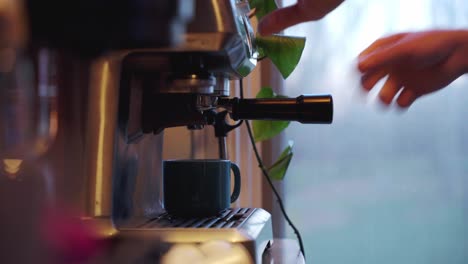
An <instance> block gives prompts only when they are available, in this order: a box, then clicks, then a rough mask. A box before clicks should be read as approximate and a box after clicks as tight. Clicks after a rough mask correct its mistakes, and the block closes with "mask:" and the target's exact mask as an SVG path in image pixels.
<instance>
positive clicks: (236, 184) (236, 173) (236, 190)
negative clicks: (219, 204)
mask: <svg viewBox="0 0 468 264" xmlns="http://www.w3.org/2000/svg"><path fill="white" fill-rule="evenodd" d="M231 170H232V172H233V173H234V189H233V190H232V194H231V203H233V202H235V201H236V200H237V198H239V194H240V188H241V177H240V170H239V167H237V165H236V164H235V163H231Z"/></svg>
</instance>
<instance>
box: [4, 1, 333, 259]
mask: <svg viewBox="0 0 468 264" xmlns="http://www.w3.org/2000/svg"><path fill="white" fill-rule="evenodd" d="M13 2H15V1H13ZM15 3H16V4H17V5H20V4H22V8H18V10H22V12H18V13H17V14H20V15H22V16H23V19H22V20H21V19H20V20H19V21H23V23H24V25H25V28H27V31H25V32H26V33H27V34H26V35H27V36H28V38H27V41H25V42H24V43H26V44H25V45H24V47H21V48H18V49H17V50H19V51H20V52H21V54H22V55H24V57H25V58H28V59H29V61H30V64H27V65H30V66H31V67H30V68H31V69H33V70H31V72H32V73H33V74H30V78H29V79H31V81H30V83H32V84H33V85H30V86H31V87H30V90H28V91H30V94H32V95H33V96H30V97H31V98H30V100H29V101H27V102H30V104H29V105H30V106H31V108H28V110H30V111H26V113H25V111H19V110H18V111H16V112H15V111H13V113H14V114H16V116H15V117H16V118H17V119H18V118H19V119H21V118H24V119H25V120H26V121H28V122H26V123H27V125H25V124H22V123H21V122H13V123H14V125H13V126H12V125H10V124H8V126H7V125H4V126H3V127H2V129H3V130H2V131H7V130H8V133H4V134H0V135H1V136H2V142H3V143H4V145H2V146H7V145H8V144H7V143H8V142H18V143H17V144H16V145H15V144H10V145H11V146H9V145H8V146H9V148H5V149H15V147H16V148H17V149H21V151H18V152H15V151H4V152H2V157H1V158H2V160H3V166H4V168H3V170H6V171H8V170H9V171H10V172H9V173H6V174H8V175H9V177H4V179H1V180H0V188H2V193H1V194H0V195H1V196H2V197H1V203H2V209H1V211H2V213H1V215H0V217H1V219H2V222H3V223H2V229H1V230H0V231H2V233H3V234H5V235H4V236H3V237H2V238H1V239H0V241H1V242H0V247H1V248H2V251H1V254H0V257H1V258H2V259H4V260H6V262H5V263H9V262H10V261H13V260H15V262H16V263H30V261H32V260H34V261H36V262H39V263H52V261H50V260H51V259H54V260H56V259H57V254H58V255H60V252H59V253H57V252H55V251H60V250H62V251H65V253H63V252H62V253H63V254H66V251H67V250H66V249H64V248H66V244H67V243H70V244H71V246H76V245H79V246H80V245H81V246H82V244H79V243H78V244H76V243H75V242H76V241H75V242H74V241H67V240H65V241H61V240H60V238H62V237H64V236H61V235H60V232H58V234H55V233H54V231H50V228H51V225H50V222H51V221H48V220H47V219H49V220H50V218H51V217H50V215H52V218H53V216H54V213H55V215H56V214H60V212H67V214H68V215H70V216H71V218H74V219H78V220H79V221H78V222H79V223H78V224H77V225H76V228H73V227H74V226H73V225H72V224H70V226H71V229H74V230H81V229H80V228H82V229H83V230H92V232H91V234H92V237H93V239H95V242H96V241H98V242H96V243H97V244H99V245H100V244H101V242H102V241H111V242H109V243H108V244H111V245H112V246H108V247H105V248H109V247H110V248H114V251H112V250H111V251H112V252H114V253H112V254H110V253H109V254H107V255H106V256H107V258H106V257H105V256H103V255H102V254H101V255H99V254H98V255H99V256H98V257H96V255H93V256H94V260H93V261H94V262H92V261H91V262H92V263H96V261H97V260H99V261H98V262H106V263H119V262H120V263H146V262H145V261H148V262H151V263H157V262H152V261H154V260H156V259H157V258H158V257H159V256H160V254H162V253H161V252H164V251H165V250H167V248H164V246H163V245H166V246H168V245H172V244H177V243H200V242H204V241H209V240H226V241H229V242H231V243H240V244H242V245H244V246H245V247H246V248H247V250H248V251H249V253H250V255H251V257H252V259H254V260H255V262H256V263H262V255H263V254H264V252H265V250H267V248H268V246H269V245H270V244H271V242H272V239H273V237H272V226H271V216H270V214H269V213H268V212H266V211H265V210H263V209H260V208H230V209H227V210H225V211H223V212H220V213H219V215H217V216H210V217H206V218H191V219H180V218H174V217H171V216H169V215H168V214H167V213H166V212H165V210H164V204H163V197H162V187H161V185H162V175H161V173H162V146H163V130H164V129H165V128H169V127H177V126H186V127H187V128H189V129H201V128H203V127H204V126H207V125H213V126H214V127H215V129H216V131H218V132H219V131H220V132H219V133H218V132H217V133H216V136H217V137H219V149H220V156H219V157H220V158H222V159H225V158H226V154H225V153H226V146H225V140H224V139H225V136H226V134H227V132H228V130H229V129H232V127H230V126H229V125H226V122H225V118H226V115H227V114H229V115H230V116H231V118H232V119H234V120H252V119H270V120H294V121H299V122H302V123H324V124H326V123H331V121H332V114H333V109H332V100H331V97H330V96H300V97H298V98H292V99H278V100H275V99H267V100H257V99H243V98H231V97H230V90H231V87H230V84H231V81H233V80H239V79H241V78H242V77H243V76H247V75H248V74H249V73H250V72H251V71H252V70H253V69H254V67H255V66H256V59H255V57H256V48H255V44H254V42H253V38H254V33H253V30H252V28H251V25H250V22H249V19H248V16H247V14H248V12H249V11H250V10H249V5H248V2H247V1H243V0H220V1H211V0H210V1H209V0H197V1H194V2H192V1H188V0H179V1H172V0H167V1H161V0H159V1H155V0H133V1H130V0H128V1H124V0H114V1H110V0H101V1H96V0H87V1H77V2H76V3H69V2H68V1H59V0H43V1H34V0H29V1H24V2H21V1H16V2H15ZM0 15H1V14H0ZM15 21H16V20H15ZM0 33H5V32H0ZM5 34H6V33H5ZM7 48H10V47H7ZM0 58H6V57H0ZM17 58H19V56H18V57H17ZM17 64H18V65H19V63H17ZM15 65H16V64H15ZM18 65H16V66H15V67H14V68H15V69H16V70H13V71H11V70H10V71H7V70H6V71H5V75H8V73H11V72H14V71H25V70H22V69H24V68H21V67H19V66H18ZM0 66H1V65H0ZM10 75H11V74H10ZM10 75H8V76H10ZM11 76H13V75H11ZM18 76H19V77H18ZM21 76H22V75H18V74H16V75H14V77H15V78H21ZM15 80H16V79H15ZM11 83H12V82H9V83H8V84H11ZM16 83H18V82H16ZM1 84H2V86H5V87H6V86H8V85H6V84H5V85H4V83H1ZM5 87H3V88H2V87H0V89H5ZM15 87H16V86H15ZM12 98H13V97H12ZM14 98H16V99H15V100H13V101H12V102H18V101H20V100H19V99H17V98H21V96H16V97H14ZM28 98H29V97H28ZM0 102H1V101H0ZM22 106H25V104H17V107H16V108H13V109H17V108H18V107H19V108H21V107H22ZM4 112H5V113H6V112H7V111H3V112H2V113H4ZM8 113H11V109H10V110H9V112H8ZM25 130H26V131H30V133H29V134H28V135H29V137H22V138H19V139H17V141H11V138H12V137H11V136H9V137H8V135H11V134H12V133H13V134H14V132H15V131H16V132H18V133H19V132H21V131H25ZM24 138H26V139H28V140H26V139H24ZM5 142H7V143H5ZM24 153H35V154H34V155H26V154H24ZM12 166H16V167H15V168H14V169H13V172H12V173H11V171H12V169H11V167H12ZM4 174H5V173H4ZM11 201H16V202H15V203H13V202H11ZM44 211H47V212H50V211H52V213H50V214H49V213H46V216H44ZM57 212H58V213H57ZM71 218H63V221H67V219H71ZM24 219H27V220H24ZM44 219H46V220H44ZM59 219H61V218H59ZM71 222H73V221H71ZM48 223H49V225H48ZM52 223H54V221H53V219H52ZM73 223H75V222H73ZM65 226H66V224H65ZM54 228H55V229H60V230H62V229H64V230H67V229H66V227H63V226H62V224H56V225H54V224H52V229H54ZM49 233H53V234H55V235H53V236H52V238H49V237H48V234H49ZM62 233H67V232H62ZM69 233H70V232H68V233H67V234H69ZM71 237H73V236H71ZM62 240H63V239H62ZM51 241H52V242H51ZM93 245H94V244H93ZM82 247H85V246H82ZM18 248H21V249H22V251H23V253H14V252H18V251H15V250H17V249H18ZM57 248H59V249H58V250H57ZM78 248H80V247H78ZM115 248H117V249H118V250H115ZM54 250H55V251H54ZM155 252H157V253H155ZM158 252H159V253H158ZM158 254H159V255H158ZM85 255H86V254H85ZM132 257H133V258H132ZM59 259H60V258H59ZM65 259H66V258H65ZM90 259H93V258H90ZM96 259H97V260H96ZM42 260H44V261H42ZM74 260H75V261H78V262H79V261H81V263H87V262H89V261H88V260H89V259H87V258H86V257H83V256H78V257H77V258H76V259H74ZM143 260H144V261H143Z"/></svg>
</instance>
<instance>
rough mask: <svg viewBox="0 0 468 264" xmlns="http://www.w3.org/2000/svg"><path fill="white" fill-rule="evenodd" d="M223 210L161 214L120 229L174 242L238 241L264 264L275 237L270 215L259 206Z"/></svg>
mask: <svg viewBox="0 0 468 264" xmlns="http://www.w3.org/2000/svg"><path fill="white" fill-rule="evenodd" d="M223 213H224V215H223ZM223 213H221V214H220V215H219V216H217V217H213V218H201V219H197V218H194V219H170V218H168V217H167V216H165V215H162V216H161V217H159V218H156V219H154V220H152V221H148V222H146V223H144V224H143V225H140V226H138V228H123V229H121V230H120V232H122V233H123V235H124V236H126V235H138V236H141V237H142V238H145V237H146V238H147V239H149V240H150V239H151V237H160V238H161V239H162V241H165V242H168V243H171V244H177V243H202V242H206V241H212V240H224V241H228V242H231V243H238V244H241V245H243V246H244V247H245V248H247V250H248V251H249V253H250V255H251V256H252V258H253V259H255V263H262V255H263V254H264V252H265V251H266V250H267V248H268V247H269V246H270V244H271V243H272V240H273V235H272V229H271V216H270V214H269V213H268V212H266V211H265V210H263V209H260V208H233V209H230V210H227V211H225V212H223Z"/></svg>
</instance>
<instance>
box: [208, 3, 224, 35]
mask: <svg viewBox="0 0 468 264" xmlns="http://www.w3.org/2000/svg"><path fill="white" fill-rule="evenodd" d="M219 2H220V1H218V0H211V4H212V5H213V10H214V15H215V17H216V27H217V28H218V30H219V31H221V32H224V23H223V17H222V16H221V10H220V8H219Z"/></svg>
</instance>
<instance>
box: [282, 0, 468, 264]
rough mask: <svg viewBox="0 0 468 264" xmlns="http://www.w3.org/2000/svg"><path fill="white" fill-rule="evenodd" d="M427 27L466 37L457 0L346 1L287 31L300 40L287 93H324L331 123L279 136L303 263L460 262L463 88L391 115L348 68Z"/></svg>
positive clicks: (467, 113)
mask: <svg viewBox="0 0 468 264" xmlns="http://www.w3.org/2000/svg"><path fill="white" fill-rule="evenodd" d="M290 2H291V1H290ZM294 2H295V1H294ZM286 4H288V3H286ZM289 4H290V3H289ZM434 27H437V28H468V2H466V1H464V0H411V1H404V0H379V1H371V0H348V1H346V2H345V3H344V4H343V5H342V6H340V7H339V8H338V9H337V10H335V11H334V12H333V13H331V14H330V15H328V16H327V17H326V18H325V19H323V20H321V21H320V22H315V23H307V24H303V25H300V26H296V27H294V28H291V29H290V30H288V31H287V34H288V35H298V36H307V44H306V48H305V51H304V54H303V57H302V60H301V63H300V65H299V66H298V68H297V69H296V71H295V72H294V73H293V74H292V75H291V76H290V77H289V78H288V80H287V81H286V83H285V90H286V91H287V95H289V96H297V95H298V94H318V93H331V94H332V95H333V97H334V105H335V114H334V123H333V124H332V125H302V124H297V123H295V124H292V125H291V126H290V127H289V128H288V129H287V132H286V138H287V139H292V140H294V142H295V145H294V148H295V156H294V158H293V161H292V163H291V167H290V169H289V172H288V174H287V175H286V179H285V185H286V187H285V188H286V190H285V197H286V200H287V207H288V211H289V212H290V214H291V217H292V219H294V221H295V222H296V223H297V224H298V226H299V229H300V230H301V232H302V233H303V238H304V242H305V247H306V254H307V257H308V262H310V263H327V264H334V263H336V264H338V263H339V264H342V263H360V264H361V263H369V264H370V263H372V264H374V263H383V264H385V263H389V264H390V263H400V264H401V263H411V264H415V263H425V264H427V263H467V261H468V79H467V78H466V77H461V78H460V79H458V80H457V81H456V82H454V83H453V84H452V85H450V87H448V88H446V89H444V90H442V91H439V92H437V93H436V94H433V95H430V96H427V97H424V98H421V99H420V100H419V101H417V102H416V103H415V104H414V105H413V106H412V107H411V108H410V109H409V111H407V112H401V111H396V110H394V109H387V110H385V109H383V108H382V107H380V106H379V104H378V103H377V102H376V100H375V96H376V93H375V92H372V93H371V94H369V95H364V94H362V93H360V90H359V86H358V79H359V76H357V75H356V74H355V72H354V71H353V67H352V64H353V63H354V61H353V60H354V59H355V57H356V56H357V54H358V53H359V52H360V51H361V50H362V49H364V48H365V47H367V46H368V45H369V44H370V43H372V42H373V41H374V40H375V39H377V38H379V37H381V36H384V35H388V34H391V33H396V32H402V31H410V30H422V29H431V28H434ZM467 60H468V58H467ZM375 90H378V89H375ZM291 233H292V232H291ZM291 236H292V235H291Z"/></svg>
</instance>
